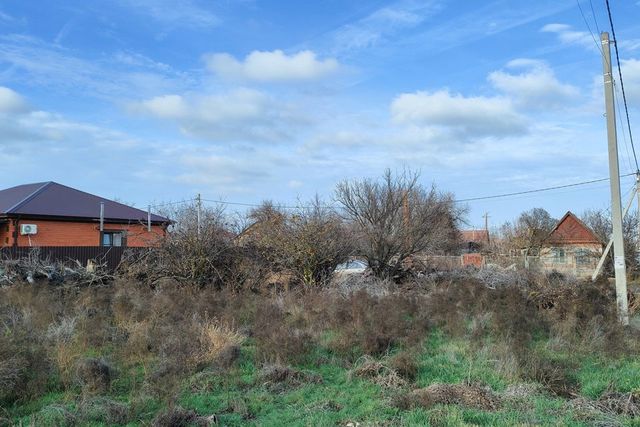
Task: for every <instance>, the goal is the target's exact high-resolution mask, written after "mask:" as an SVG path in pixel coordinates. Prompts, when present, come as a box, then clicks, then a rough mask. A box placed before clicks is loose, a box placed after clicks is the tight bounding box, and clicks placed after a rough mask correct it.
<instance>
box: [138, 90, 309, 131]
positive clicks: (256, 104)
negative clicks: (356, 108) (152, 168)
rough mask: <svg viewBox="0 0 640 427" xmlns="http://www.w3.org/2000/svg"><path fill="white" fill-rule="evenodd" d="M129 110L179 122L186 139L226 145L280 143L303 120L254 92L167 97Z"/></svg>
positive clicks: (260, 93) (139, 104) (143, 103)
mask: <svg viewBox="0 0 640 427" xmlns="http://www.w3.org/2000/svg"><path fill="white" fill-rule="evenodd" d="M130 110H131V111H132V112H135V113H140V114H146V115H149V116H152V117H155V118H160V119H169V120H172V121H174V122H176V123H177V124H178V125H179V126H180V129H181V130H182V131H183V132H184V133H185V134H187V135H190V136H193V137H197V138H202V139H205V140H210V141H214V142H224V141H244V142H253V141H281V140H284V139H287V138H288V134H287V130H288V128H289V127H290V126H295V125H296V124H297V123H298V122H299V121H302V120H304V119H303V118H302V117H300V116H298V115H296V113H294V112H293V111H292V110H291V109H290V108H289V107H288V106H286V105H284V104H281V103H278V102H276V101H275V100H273V99H272V98H271V97H269V96H268V95H266V94H264V93H262V92H259V91H256V90H251V89H237V90H234V91H231V92H228V93H224V94H213V95H204V96H191V97H189V96H182V95H164V96H158V97H155V98H151V99H148V100H144V101H141V102H137V103H133V104H131V105H130Z"/></svg>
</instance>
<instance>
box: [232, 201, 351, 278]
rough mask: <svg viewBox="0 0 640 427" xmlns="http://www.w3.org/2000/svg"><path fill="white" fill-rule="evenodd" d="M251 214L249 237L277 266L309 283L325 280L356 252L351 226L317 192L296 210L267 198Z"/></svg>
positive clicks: (264, 255)
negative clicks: (273, 202)
mask: <svg viewBox="0 0 640 427" xmlns="http://www.w3.org/2000/svg"><path fill="white" fill-rule="evenodd" d="M250 217H251V218H252V219H253V220H254V225H253V226H252V227H251V228H252V230H251V232H250V233H248V236H249V238H248V239H246V240H248V242H249V243H250V244H254V245H255V246H256V247H257V248H258V250H259V251H260V253H261V254H262V256H263V257H264V258H265V259H267V260H268V262H269V264H270V265H271V266H272V267H273V268H274V270H276V271H279V270H287V271H288V272H291V273H293V274H294V275H295V276H296V277H297V279H299V280H300V281H301V282H302V283H304V284H306V285H315V284H321V283H324V282H325V281H326V280H327V279H328V278H329V277H330V275H331V273H332V272H333V271H334V269H335V268H336V266H337V265H338V264H340V263H342V262H344V261H346V260H347V259H348V257H349V256H350V255H351V253H352V248H353V245H352V239H350V238H349V230H348V229H347V228H346V227H345V225H344V223H343V221H342V219H341V218H340V217H339V216H338V215H337V214H336V212H335V210H334V209H332V208H329V207H327V206H324V205H323V203H322V201H321V200H320V199H319V198H318V197H317V196H316V198H315V199H314V200H312V201H311V202H310V203H309V205H308V206H301V207H299V208H298V209H295V210H293V211H285V210H284V209H280V208H278V207H277V206H275V205H273V204H272V203H270V202H265V203H264V204H263V205H262V206H261V207H260V208H257V209H254V210H253V211H252V212H251V213H250ZM245 244H247V241H245Z"/></svg>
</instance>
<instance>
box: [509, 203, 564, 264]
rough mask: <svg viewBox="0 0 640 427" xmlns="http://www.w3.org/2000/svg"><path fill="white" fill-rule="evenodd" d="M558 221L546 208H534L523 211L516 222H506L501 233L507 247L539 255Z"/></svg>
mask: <svg viewBox="0 0 640 427" xmlns="http://www.w3.org/2000/svg"><path fill="white" fill-rule="evenodd" d="M556 223H557V220H556V219H554V218H553V217H551V215H550V214H549V212H547V211H546V210H545V209H543V208H533V209H531V210H529V211H526V212H523V213H521V214H520V216H519V217H518V219H516V221H515V222H514V223H509V222H507V223H506V224H504V225H503V226H502V227H501V229H500V234H501V238H502V241H503V242H504V244H505V247H506V248H507V249H509V250H517V251H519V250H522V249H524V250H526V251H527V253H528V254H529V255H537V254H538V253H539V252H540V247H541V246H542V243H543V242H544V240H545V239H546V238H547V237H548V236H549V233H551V231H552V230H553V227H555V225H556Z"/></svg>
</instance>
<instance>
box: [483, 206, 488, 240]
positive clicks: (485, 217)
mask: <svg viewBox="0 0 640 427" xmlns="http://www.w3.org/2000/svg"><path fill="white" fill-rule="evenodd" d="M482 216H483V217H484V230H485V231H486V232H487V243H489V212H485V213H484V215H482Z"/></svg>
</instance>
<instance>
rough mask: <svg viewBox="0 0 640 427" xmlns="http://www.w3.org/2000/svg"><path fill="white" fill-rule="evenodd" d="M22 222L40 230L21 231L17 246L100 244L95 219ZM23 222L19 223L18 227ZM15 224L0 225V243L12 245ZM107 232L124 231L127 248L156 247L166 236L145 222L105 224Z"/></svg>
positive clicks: (160, 228)
mask: <svg viewBox="0 0 640 427" xmlns="http://www.w3.org/2000/svg"><path fill="white" fill-rule="evenodd" d="M20 224H35V225H37V226H38V233H37V234H35V235H31V236H23V235H21V234H19V233H18V246H100V231H99V225H98V224H97V223H95V222H69V221H44V220H21V221H20ZM19 227H20V225H18V228H19ZM13 230H14V227H13V223H10V224H9V226H8V231H7V225H6V224H0V246H12V245H13ZM104 230H105V231H125V232H126V235H127V246H128V247H146V246H153V245H154V244H155V243H156V242H157V241H158V239H159V238H161V237H162V236H164V233H165V232H164V229H163V228H162V227H161V226H158V225H154V226H152V227H151V231H150V232H149V231H147V226H146V225H144V224H106V223H105V224H104Z"/></svg>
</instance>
